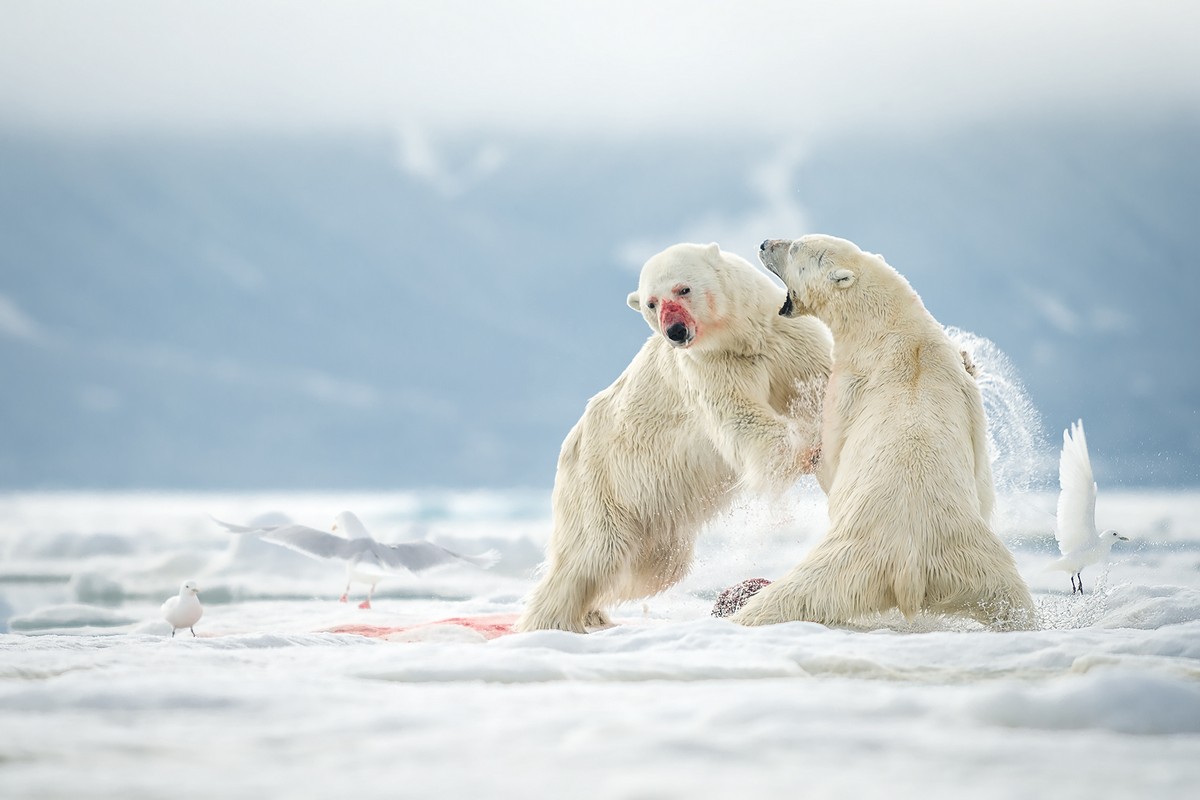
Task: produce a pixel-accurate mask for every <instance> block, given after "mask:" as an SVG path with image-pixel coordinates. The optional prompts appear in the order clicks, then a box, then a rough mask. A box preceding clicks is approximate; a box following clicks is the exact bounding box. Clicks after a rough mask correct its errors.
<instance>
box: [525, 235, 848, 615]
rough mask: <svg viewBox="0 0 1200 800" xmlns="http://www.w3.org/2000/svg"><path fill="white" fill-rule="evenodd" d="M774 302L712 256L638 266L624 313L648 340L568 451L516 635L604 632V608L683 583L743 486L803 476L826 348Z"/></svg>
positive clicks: (728, 257)
mask: <svg viewBox="0 0 1200 800" xmlns="http://www.w3.org/2000/svg"><path fill="white" fill-rule="evenodd" d="M784 296H785V295H784V291H783V290H782V289H780V288H779V287H777V286H776V285H775V284H774V283H772V281H771V279H770V278H768V277H767V275H766V273H764V272H762V271H760V270H758V269H757V268H755V267H753V266H752V265H751V264H750V263H749V262H747V261H745V260H744V259H742V258H739V257H737V256H735V255H732V254H730V253H725V252H722V251H721V249H720V248H719V247H718V246H717V245H715V244H712V245H708V246H702V245H697V244H678V245H674V246H672V247H669V248H667V249H666V250H664V251H663V252H661V253H659V254H657V255H655V256H654V257H652V258H651V259H650V260H649V261H647V262H646V264H645V266H644V267H643V268H642V274H641V279H640V281H639V283H638V290H637V291H636V292H633V293H631V294H630V295H629V300H628V302H629V305H630V306H631V307H632V308H633V309H634V310H637V311H641V313H642V316H643V317H644V318H645V320H646V322H647V324H649V326H650V329H651V331H653V333H652V334H651V336H650V338H649V339H648V340H647V341H646V343H645V344H644V345H643V346H642V349H641V350H640V351H639V352H638V354H637V356H635V357H634V359H633V361H632V362H631V363H630V365H629V366H628V367H627V368H626V369H625V371H624V372H623V373H622V374H621V376H620V377H619V378H617V380H616V381H615V382H614V383H613V384H612V385H611V386H609V387H608V388H607V389H605V390H604V391H602V392H600V393H599V394H597V395H596V396H595V397H593V398H592V399H591V400H590V401H589V402H588V404H587V408H586V410H585V411H584V413H583V416H582V418H581V419H580V420H579V422H578V423H576V425H575V427H574V428H573V429H572V430H571V432H570V433H569V434H568V435H567V438H566V440H565V441H564V442H563V445H562V451H561V453H560V455H559V459H558V473H557V475H556V477H555V481H554V494H553V498H552V503H553V515H554V528H553V531H552V532H551V536H550V541H549V543H548V545H547V558H546V563H545V565H544V568H545V572H544V575H543V577H542V579H541V581H540V583H539V584H538V586H537V587H536V588H535V589H534V591H533V593H532V594H531V596H530V597H529V599H528V602H527V604H526V607H525V610H524V613H523V614H522V615H521V617H520V619H519V620H518V621H517V625H516V628H517V630H521V631H529V630H539V629H547V628H555V629H561V630H568V631H576V632H580V633H582V632H583V631H584V630H585V629H586V628H587V627H596V626H601V625H608V624H611V623H610V622H609V619H608V616H607V615H606V613H605V611H604V609H605V607H606V606H608V605H610V604H613V603H616V602H620V601H622V600H631V599H636V598H640V597H648V596H650V595H653V594H656V593H658V592H661V591H662V590H663V589H666V588H667V587H669V586H671V585H672V584H674V583H676V582H677V581H679V580H680V579H681V578H682V577H683V576H684V575H685V574H687V571H688V569H689V567H690V566H691V561H692V549H693V545H694V543H695V538H696V534H697V532H698V531H699V529H700V527H701V526H702V525H703V523H704V522H706V521H707V520H709V519H711V518H712V517H713V516H714V515H716V514H717V513H719V512H720V511H722V510H723V509H725V508H726V507H728V505H729V503H730V501H731V500H732V499H733V498H734V496H735V494H736V493H737V491H738V490H739V488H741V487H748V488H751V489H754V490H767V489H772V488H784V487H786V486H787V485H789V484H791V483H792V482H794V481H795V480H796V479H797V478H798V477H799V476H800V475H801V474H802V473H805V472H811V471H812V466H813V458H814V453H815V452H816V442H815V437H816V434H817V431H818V428H819V416H820V410H819V405H820V396H821V392H822V391H823V389H824V384H825V381H826V379H827V378H828V375H829V369H830V359H831V347H832V343H831V339H830V336H829V332H828V330H826V329H825V327H824V326H823V325H822V324H821V323H819V322H818V321H816V320H815V319H812V318H798V319H786V318H783V317H780V316H779V314H777V313H776V311H777V309H778V308H779V304H780V303H782V302H783V300H784ZM806 400H807V402H805V401H806Z"/></svg>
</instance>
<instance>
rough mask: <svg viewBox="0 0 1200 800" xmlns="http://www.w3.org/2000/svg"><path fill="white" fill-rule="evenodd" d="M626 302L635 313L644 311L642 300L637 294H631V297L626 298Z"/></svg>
mask: <svg viewBox="0 0 1200 800" xmlns="http://www.w3.org/2000/svg"><path fill="white" fill-rule="evenodd" d="M625 302H626V303H628V304H629V307H630V308H632V309H633V310H634V311H641V310H642V298H640V297H638V293H637V292H630V293H629V297H626V298H625Z"/></svg>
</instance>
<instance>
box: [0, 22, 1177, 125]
mask: <svg viewBox="0 0 1200 800" xmlns="http://www.w3.org/2000/svg"><path fill="white" fill-rule="evenodd" d="M0 17H2V18H3V24H2V25H0V127H9V128H13V127H17V128H20V127H27V128H34V129H44V130H50V131H62V132H70V133H87V134H103V133H119V132H127V131H134V132H156V131H167V132H190V133H201V134H203V133H231V132H232V133H279V132H293V133H295V132H336V131H363V130H381V129H382V130H389V131H393V130H403V129H415V130H433V131H436V132H459V133H461V132H471V131H486V132H491V133H496V132H501V133H504V132H508V133H547V134H551V135H599V136H606V137H615V138H640V137H645V136H655V135H657V136H668V137H669V136H685V137H688V138H702V137H717V138H720V137H730V136H739V137H741V136H746V135H748V134H755V133H756V132H757V133H767V134H776V135H789V136H801V137H806V138H808V139H810V140H812V139H820V138H823V137H829V136H838V135H844V134H845V133H846V132H848V131H854V130H864V129H866V130H880V129H882V130H885V131H899V132H911V133H921V132H925V131H929V130H936V129H938V128H939V127H943V126H953V125H962V124H970V123H973V122H988V121H991V120H994V119H996V118H1003V117H1004V116H1006V115H1010V114H1021V113H1027V112H1038V111H1046V110H1064V111H1080V112H1093V113H1095V112H1100V113H1113V114H1114V115H1120V116H1122V117H1145V116H1152V115H1159V114H1175V113H1179V112H1181V111H1182V112H1184V113H1189V114H1192V113H1195V112H1196V111H1197V109H1200V81H1197V80H1196V79H1195V76H1196V75H1197V74H1200V48H1196V47H1195V42H1196V41H1200V4H1195V3H1190V2H1180V1H1179V0H1171V1H1170V2H1158V3H1154V4H1137V5H1135V4H1133V3H1124V2H1106V3H1099V2H1085V0H1062V1H1061V2H1056V3H1052V4H1047V3H1042V2H1036V1H1034V0H1016V1H1015V2H1008V3H1003V4H986V5H984V4H975V3H953V2H936V1H935V0H921V1H920V2H913V3H905V4H894V3H881V2H848V3H841V4H837V5H836V6H831V5H829V4H825V3H814V2H779V1H778V0H770V1H761V0H760V1H759V2H750V3H742V4H736V5H735V4H724V3H710V2H680V1H679V0H669V1H668V2H656V3H641V2H630V1H629V0H612V1H610V2H603V3H600V2H592V1H591V0H587V1H585V2H576V3H570V4H562V3H552V2H537V1H535V0H509V2H504V3H486V4H482V3H471V2H466V1H465V0H447V1H446V2H439V3H436V4H412V3H382V2H362V1H358V2H347V3H338V4H325V3H316V2H311V1H310V0H303V1H302V2H282V1H280V0H269V1H268V0H259V1H258V2H252V3H246V2H233V0H214V1H213V2H206V3H204V4H189V3H161V2H151V1H150V0H117V2H109V3H104V4H93V3H54V4H46V3H40V2H27V0H19V1H17V2H13V1H12V0H9V2H6V3H5V5H4V8H3V11H0Z"/></svg>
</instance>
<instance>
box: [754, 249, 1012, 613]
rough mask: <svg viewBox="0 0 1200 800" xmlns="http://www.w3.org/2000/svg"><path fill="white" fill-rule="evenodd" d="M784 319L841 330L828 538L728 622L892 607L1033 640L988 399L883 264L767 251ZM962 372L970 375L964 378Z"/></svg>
mask: <svg viewBox="0 0 1200 800" xmlns="http://www.w3.org/2000/svg"><path fill="white" fill-rule="evenodd" d="M760 256H761V259H762V262H763V264H764V265H766V267H767V268H768V269H770V270H771V271H772V272H774V273H775V274H776V275H778V276H779V277H780V278H782V279H783V281H784V283H785V284H786V286H787V289H788V297H787V301H786V302H785V304H784V306H783V308H782V309H780V311H779V313H780V314H782V315H786V316H795V315H813V316H816V317H817V318H818V319H820V320H821V321H822V322H824V323H825V324H826V325H828V326H829V328H830V330H831V331H832V332H833V347H834V367H833V372H832V374H831V375H830V378H829V385H828V388H827V391H826V394H825V401H824V410H823V420H822V430H821V444H822V451H821V455H820V460H819V463H818V465H817V473H818V480H819V482H820V483H821V485H822V486H823V487H824V488H825V490H826V493H827V495H828V501H829V522H830V528H829V532H828V533H827V535H826V536H825V538H824V539H823V540H822V541H821V542H820V543H818V544H817V545H816V547H814V548H813V550H812V551H811V552H810V553H809V554H808V556H807V557H806V558H805V559H804V560H803V561H802V562H801V563H800V564H798V565H797V566H796V567H794V568H793V569H792V570H791V571H790V572H789V573H788V574H787V575H785V576H784V577H783V578H781V579H780V580H778V581H776V582H774V583H772V584H771V585H769V586H767V587H766V588H764V589H762V591H760V592H758V593H757V594H756V595H754V597H752V598H751V599H750V600H749V601H748V602H747V603H746V605H745V606H744V607H743V608H742V609H741V610H740V611H739V612H738V613H737V614H735V615H734V616H733V620H734V621H735V622H740V623H742V624H745V625H765V624H771V623H776V622H784V621H787V620H809V621H813V622H821V623H825V624H845V623H848V622H851V621H852V620H854V619H855V618H857V617H862V616H864V615H867V614H870V613H873V612H880V611H885V610H887V609H891V608H898V609H899V610H900V611H901V613H903V614H904V616H905V617H906V618H909V619H911V618H912V617H913V616H914V615H915V614H916V613H917V612H918V611H930V612H934V613H948V614H961V615H966V616H968V617H972V618H974V619H976V620H978V621H981V622H983V623H985V624H989V625H994V626H996V627H998V628H1018V627H1027V626H1029V625H1031V624H1032V622H1033V601H1032V599H1031V598H1030V596H1029V589H1028V587H1027V586H1026V585H1025V583H1024V581H1022V579H1021V576H1020V575H1019V574H1018V573H1017V568H1016V564H1015V562H1014V561H1013V557H1012V554H1011V553H1009V551H1008V550H1007V549H1006V548H1005V546H1004V544H1003V543H1002V542H1001V541H1000V539H999V537H997V536H996V534H995V533H994V532H993V531H992V529H991V527H990V518H991V514H992V506H993V503H994V499H995V490H994V488H993V485H992V473H991V465H990V462H989V460H988V452H987V422H986V419H985V417H984V411H983V403H982V401H981V399H980V394H979V388H978V387H977V385H976V383H975V380H974V378H973V377H972V375H971V367H972V366H973V365H970V364H964V357H963V354H962V352H961V351H960V350H959V349H958V348H957V347H956V346H955V345H954V344H953V343H952V342H951V340H950V338H949V337H948V336H947V335H946V333H945V331H944V330H943V328H942V326H941V325H939V324H938V322H937V320H935V319H934V318H933V316H932V315H931V314H930V313H929V312H928V311H927V310H926V309H925V306H924V305H923V304H922V303H921V299H920V297H918V296H917V293H916V292H915V291H913V289H912V287H911V286H910V285H909V284H908V281H906V280H905V279H904V278H903V277H902V276H901V275H900V274H899V273H898V272H896V270H894V269H892V267H890V266H888V264H887V263H886V262H885V261H884V260H883V258H881V257H879V256H876V255H871V254H868V253H864V252H862V251H861V250H860V249H859V248H858V247H857V246H856V245H854V244H853V243H852V242H848V241H846V240H844V239H837V238H834V237H832V236H822V235H813V236H805V237H803V238H800V239H797V240H795V241H791V240H787V239H782V240H779V239H776V240H768V241H766V242H763V244H762V248H761V253H760ZM964 366H966V367H967V368H966V369H964Z"/></svg>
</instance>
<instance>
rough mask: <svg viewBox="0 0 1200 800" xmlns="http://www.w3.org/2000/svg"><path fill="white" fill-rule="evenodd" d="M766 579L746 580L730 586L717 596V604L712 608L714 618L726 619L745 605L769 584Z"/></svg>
mask: <svg viewBox="0 0 1200 800" xmlns="http://www.w3.org/2000/svg"><path fill="white" fill-rule="evenodd" d="M769 583H770V581H769V580H767V579H766V578H748V579H746V580H744V581H742V582H741V583H739V584H737V585H736V586H730V587H729V588H728V589H726V590H725V591H723V592H721V593H720V594H719V595H717V603H716V605H714V606H713V610H712V615H713V616H714V617H728V616H730V615H731V614H734V613H736V612H737V610H738V609H739V608H741V607H742V606H744V605H746V601H747V600H749V599H750V598H751V597H753V596H754V595H756V594H758V590H759V589H761V588H763V587H764V586H766V585H767V584H769Z"/></svg>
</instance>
